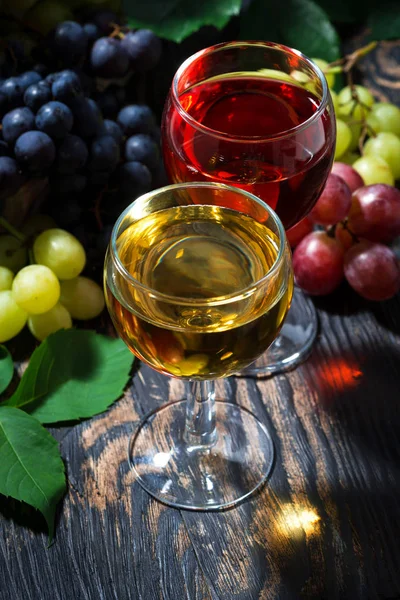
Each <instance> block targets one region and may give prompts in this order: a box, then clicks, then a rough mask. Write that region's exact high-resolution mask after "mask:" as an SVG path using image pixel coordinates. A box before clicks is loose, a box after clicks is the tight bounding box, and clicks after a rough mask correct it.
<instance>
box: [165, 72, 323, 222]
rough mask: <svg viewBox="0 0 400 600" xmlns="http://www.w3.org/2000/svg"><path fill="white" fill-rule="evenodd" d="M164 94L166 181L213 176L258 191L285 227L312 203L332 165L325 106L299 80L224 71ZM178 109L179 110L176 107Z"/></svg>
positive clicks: (256, 192) (298, 217) (200, 179)
mask: <svg viewBox="0 0 400 600" xmlns="http://www.w3.org/2000/svg"><path fill="white" fill-rule="evenodd" d="M179 104H180V107H181V109H183V110H178V109H177V107H176V105H175V104H174V102H173V100H172V97H171V95H170V97H169V99H168V101H167V106H166V110H165V112H164V121H163V140H164V160H165V165H166V169H167V174H168V175H169V177H170V179H171V180H172V181H173V182H182V181H204V180H207V181H209V180H211V181H218V182H221V183H227V184H230V185H236V186H238V187H240V188H243V189H245V190H247V191H249V192H252V193H253V194H255V195H257V196H259V197H260V198H261V199H262V200H264V201H265V202H266V203H267V204H269V205H270V206H271V207H272V208H273V209H275V210H276V212H277V213H278V215H279V217H280V218H281V220H282V222H283V224H284V226H285V228H287V229H288V228H290V227H292V226H293V225H295V224H296V223H297V222H298V221H300V220H301V219H302V218H303V217H304V216H305V215H306V214H307V213H308V212H309V211H310V210H311V208H312V207H313V206H314V204H315V202H316V201H317V199H318V197H319V195H320V193H321V191H322V188H323V186H324V184H325V181H326V178H327V176H328V173H329V171H330V168H331V164H332V161H333V152H334V143H335V137H334V131H335V130H334V123H333V122H332V119H333V113H332V112H331V109H330V108H328V109H325V110H323V111H321V112H320V113H319V114H318V116H316V117H315V118H314V119H312V117H313V115H314V114H315V113H316V112H317V111H318V109H319V106H320V101H319V100H318V98H317V97H316V96H315V95H314V94H313V93H312V92H310V91H309V90H307V89H305V88H304V87H301V86H300V85H299V86H298V85H295V84H291V83H288V82H283V81H278V80H274V79H267V78H265V77H261V76H259V77H257V76H251V77H247V76H246V77H242V76H235V75H232V76H229V77H227V76H224V77H220V78H213V79H211V80H208V81H204V82H202V83H200V84H197V85H195V86H193V87H190V88H189V89H187V90H185V91H184V92H183V93H182V94H181V95H180V97H179ZM183 111H184V112H183Z"/></svg>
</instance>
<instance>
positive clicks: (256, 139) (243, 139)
mask: <svg viewBox="0 0 400 600" xmlns="http://www.w3.org/2000/svg"><path fill="white" fill-rule="evenodd" d="M251 46H257V47H267V48H274V49H277V50H281V51H282V52H285V53H286V54H294V55H295V56H297V57H298V58H301V59H302V60H303V61H304V62H306V63H307V64H308V65H309V67H310V68H311V69H312V70H313V71H314V72H315V73H316V75H317V76H318V78H319V80H320V81H321V84H322V98H321V102H320V104H319V106H318V108H317V110H316V111H315V113H313V114H312V115H311V117H309V118H308V119H306V120H305V121H303V122H302V123H299V124H298V125H296V126H295V127H292V128H291V129H286V130H285V131H282V132H280V133H274V134H272V135H270V136H240V135H231V134H229V133H224V132H222V131H218V130H216V129H211V128H210V127H207V126H206V125H203V124H202V123H200V122H199V121H197V119H195V118H193V117H192V116H191V115H190V114H189V113H188V112H187V111H186V110H185V109H184V108H183V107H182V104H181V103H180V101H179V94H178V82H179V80H180V78H181V77H182V75H183V73H184V72H185V71H186V69H187V68H188V67H189V66H190V65H191V64H193V63H194V62H195V61H196V60H198V59H199V58H200V57H201V56H203V55H205V54H211V53H213V52H220V51H221V50H224V49H226V48H230V47H231V48H234V47H237V48H240V47H251ZM171 97H172V101H173V103H174V105H175V107H176V109H177V110H178V112H179V114H180V115H181V117H182V118H183V119H184V120H185V121H186V122H187V123H189V124H190V125H191V126H192V127H194V128H195V129H197V130H198V131H202V132H203V133H206V134H207V135H210V136H212V137H214V138H217V139H221V140H226V141H235V142H238V143H249V142H251V143H263V142H264V143H265V142H273V141H274V140H281V139H285V138H288V137H291V136H293V135H296V134H297V133H298V132H299V131H302V130H303V129H306V128H307V127H309V126H310V125H311V124H312V123H313V122H314V121H315V120H316V119H317V118H319V117H320V115H321V113H322V112H323V111H324V110H325V108H326V106H327V104H328V100H329V87H328V84H327V81H326V78H325V75H324V74H323V72H322V70H321V69H320V67H319V66H318V65H316V64H315V63H314V62H313V61H312V60H311V58H308V56H306V55H305V54H303V53H302V52H300V50H296V49H295V48H291V47H290V46H285V45H284V44H277V43H275V42H264V41H261V40H260V41H258V40H249V41H236V42H222V43H221V44H215V45H214V46H209V47H208V48H203V49H202V50H199V52H196V53H195V54H192V55H191V56H189V58H187V59H186V60H185V61H184V62H183V63H182V64H181V66H180V67H179V68H178V70H177V71H176V73H175V75H174V78H173V80H172V85H171Z"/></svg>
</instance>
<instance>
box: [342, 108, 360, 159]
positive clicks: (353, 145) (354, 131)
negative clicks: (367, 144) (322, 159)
mask: <svg viewBox="0 0 400 600" xmlns="http://www.w3.org/2000/svg"><path fill="white" fill-rule="evenodd" d="M340 120H341V121H344V122H345V123H346V125H347V126H348V127H349V129H350V131H351V142H350V145H349V150H350V152H354V150H358V143H359V139H360V135H361V129H362V126H361V124H360V123H355V122H354V119H353V117H346V116H344V115H340Z"/></svg>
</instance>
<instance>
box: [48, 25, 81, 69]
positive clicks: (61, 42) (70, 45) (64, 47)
mask: <svg viewBox="0 0 400 600" xmlns="http://www.w3.org/2000/svg"><path fill="white" fill-rule="evenodd" d="M87 45H88V38H87V35H86V33H85V31H84V29H83V27H82V26H81V25H79V23H75V21H64V22H63V23H59V24H58V25H57V27H56V29H55V31H54V36H53V48H54V50H55V53H56V54H57V55H58V56H59V57H60V58H61V60H62V61H63V63H64V65H66V66H67V65H75V64H77V63H78V62H79V61H80V60H81V59H82V58H83V57H84V55H85V52H86V48H87Z"/></svg>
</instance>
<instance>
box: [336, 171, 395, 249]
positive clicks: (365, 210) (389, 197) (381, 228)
mask: <svg viewBox="0 0 400 600" xmlns="http://www.w3.org/2000/svg"><path fill="white" fill-rule="evenodd" d="M348 225H349V227H350V229H351V231H352V232H353V233H354V234H355V235H356V236H360V237H363V238H366V239H368V240H371V241H373V242H390V241H392V240H393V239H394V238H395V237H396V236H397V235H399V234H400V190H398V189H396V188H394V187H392V186H391V185H387V184H385V183H377V184H374V185H367V186H364V187H361V188H359V189H358V190H357V191H355V192H354V194H353V198H352V205H351V209H350V214H349V220H348Z"/></svg>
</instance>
